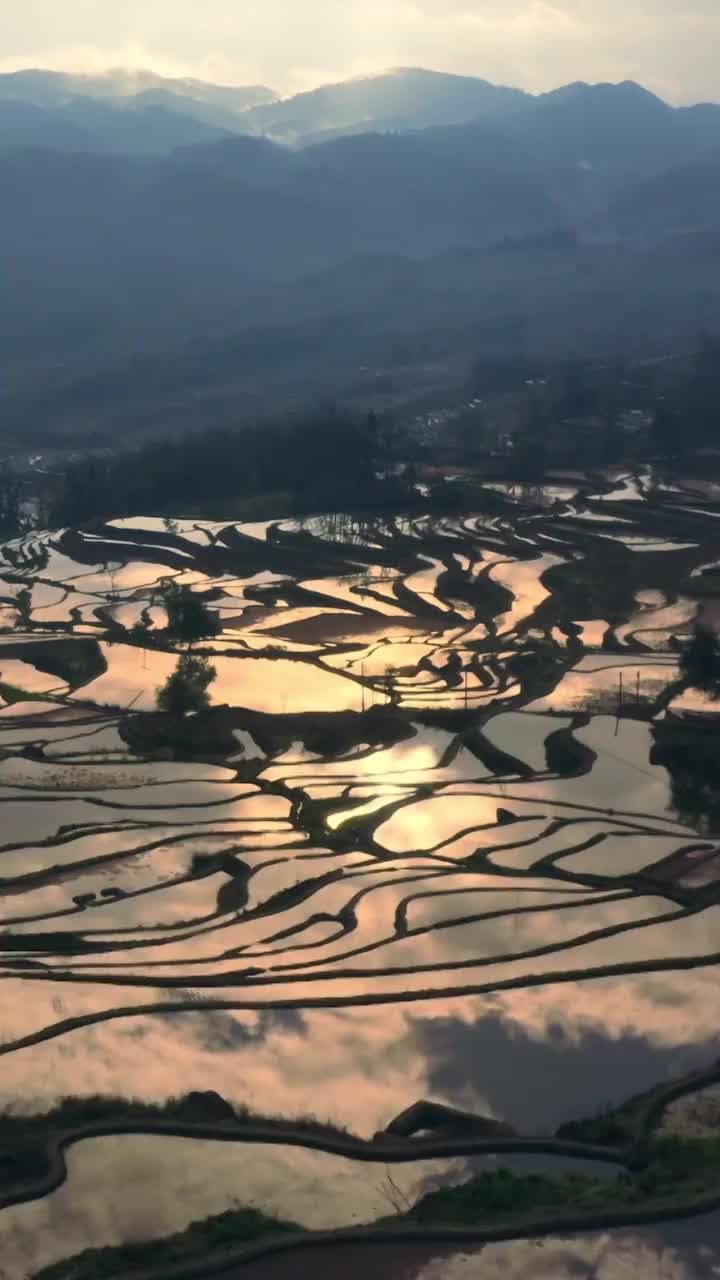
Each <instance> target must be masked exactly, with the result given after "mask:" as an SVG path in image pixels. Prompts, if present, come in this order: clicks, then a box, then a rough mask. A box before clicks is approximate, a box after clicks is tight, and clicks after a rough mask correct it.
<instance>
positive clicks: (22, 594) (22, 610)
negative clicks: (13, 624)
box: [15, 587, 32, 627]
mask: <svg viewBox="0 0 720 1280" xmlns="http://www.w3.org/2000/svg"><path fill="white" fill-rule="evenodd" d="M15 608H16V609H17V612H18V621H19V623H20V625H21V626H22V627H29V626H30V624H31V623H32V590H31V589H30V587H23V588H22V589H21V590H20V591H18V593H17V595H16V597H15Z"/></svg>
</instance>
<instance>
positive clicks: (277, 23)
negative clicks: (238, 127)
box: [0, 0, 720, 102]
mask: <svg viewBox="0 0 720 1280" xmlns="http://www.w3.org/2000/svg"><path fill="white" fill-rule="evenodd" d="M3 9H4V10H5V12H4V13H3V20H2V23H0V31H2V35H3V56H2V57H0V70H2V71H11V70H16V69H20V68H23V67H44V68H50V69H54V70H69V71H77V72H92V73H97V72H99V71H103V70H106V69H109V68H115V67H130V68H140V67H143V68H146V67H147V68H150V69H152V70H154V71H157V72H160V73H161V74H164V75H195V76H198V77H202V78H206V79H209V80H214V81H218V82H220V81H222V82H225V83H228V84H250V83H263V84H267V85H269V86H271V87H272V88H274V89H276V90H278V91H279V92H282V93H285V94H289V93H294V92H297V91H299V90H302V89H307V88H312V87H314V86H315V85H318V84H321V83H325V82H328V81H334V80H340V79H343V78H345V77H348V76H356V75H368V74H372V73H374V72H378V71H381V70H384V69H385V68H387V67H394V66H425V67H431V68H435V69H437V70H442V71H451V72H457V73H461V74H464V75H474V76H482V77H485V78H487V79H489V80H492V81H495V82H499V83H505V84H513V85H518V86H520V87H522V88H526V89H529V90H531V91H539V90H546V89H551V88H553V87H555V86H557V85H559V84H562V83H564V82H567V81H569V80H577V79H586V80H613V81H615V80H625V79H633V80H638V81H640V82H641V83H643V84H645V85H646V86H647V87H648V88H650V89H652V90H653V91H655V92H656V93H659V94H661V95H662V96H664V97H666V98H667V99H669V100H671V101H677V102H690V101H700V100H708V99H711V100H717V99H718V98H719V97H720V75H719V73H718V66H717V60H716V58H715V57H714V54H713V49H716V48H717V39H718V34H719V33H720V11H719V10H718V6H717V4H716V3H715V0H687V3H686V4H684V5H682V6H680V5H677V4H675V3H674V2H673V0H629V2H628V3H624V2H623V0H606V3H605V4H602V5H599V4H597V3H595V0H554V3H548V2H546V0H365V2H364V3H363V4H358V3H357V0H265V3H263V4H262V5H258V4H256V3H255V0H207V2H206V3H205V4H203V5H201V6H200V5H198V4H196V3H195V0H153V3H148V2H147V0H63V3H58V2H57V0H36V2H35V3H34V4H32V5H27V4H19V3H16V2H15V0H5V4H4V5H3Z"/></svg>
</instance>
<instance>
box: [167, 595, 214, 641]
mask: <svg viewBox="0 0 720 1280" xmlns="http://www.w3.org/2000/svg"><path fill="white" fill-rule="evenodd" d="M161 599H162V602H163V604H164V606H165V608H166V610H167V615H168V625H167V629H168V631H169V632H170V635H171V636H173V637H174V639H176V640H184V641H185V643H186V644H187V645H189V646H192V645H193V644H195V642H196V641H197V640H205V639H207V637H209V636H216V635H217V634H218V632H219V630H220V623H219V621H218V619H217V618H216V617H215V616H214V614H212V613H211V612H210V610H209V609H208V608H207V605H204V604H203V602H202V600H201V599H200V598H199V596H196V595H194V594H193V592H192V591H191V590H190V588H189V587H183V586H178V584H177V583H175V582H170V583H168V585H167V586H166V587H165V588H164V589H163V591H162V592H161Z"/></svg>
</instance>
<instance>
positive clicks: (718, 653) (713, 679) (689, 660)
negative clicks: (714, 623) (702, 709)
mask: <svg viewBox="0 0 720 1280" xmlns="http://www.w3.org/2000/svg"><path fill="white" fill-rule="evenodd" d="M680 673H681V675H682V677H683V679H684V680H685V682H686V684H688V685H689V686H690V688H692V689H700V690H701V691H702V692H703V693H707V694H708V696H709V697H710V698H711V699H712V700H713V701H715V700H716V699H718V698H720V642H719V641H718V637H717V635H716V634H715V632H714V631H713V630H712V629H711V628H710V627H705V626H703V625H702V624H701V623H698V625H697V626H696V628H695V632H694V635H693V638H692V640H691V641H690V643H689V645H688V647H687V649H685V651H684V652H683V654H682V656H681V658H680Z"/></svg>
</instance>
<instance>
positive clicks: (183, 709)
mask: <svg viewBox="0 0 720 1280" xmlns="http://www.w3.org/2000/svg"><path fill="white" fill-rule="evenodd" d="M216 677H217V671H216V670H215V667H211V666H210V663H209V662H208V660H207V658H201V657H198V656H197V655H196V654H194V653H191V652H190V651H189V650H188V652H187V653H182V654H181V655H180V657H179V659H178V664H177V667H176V668H175V670H174V671H173V673H172V675H171V676H169V677H168V679H167V681H166V682H165V684H164V685H163V687H162V689H159V690H158V694H157V699H156V701H157V705H158V709H159V710H160V711H165V712H167V713H168V715H171V716H184V715H186V713H187V712H188V711H206V710H207V708H208V707H209V706H210V695H209V693H208V689H209V688H210V685H211V684H212V682H213V680H215V678H216Z"/></svg>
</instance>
